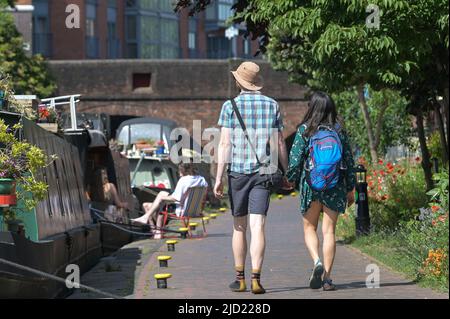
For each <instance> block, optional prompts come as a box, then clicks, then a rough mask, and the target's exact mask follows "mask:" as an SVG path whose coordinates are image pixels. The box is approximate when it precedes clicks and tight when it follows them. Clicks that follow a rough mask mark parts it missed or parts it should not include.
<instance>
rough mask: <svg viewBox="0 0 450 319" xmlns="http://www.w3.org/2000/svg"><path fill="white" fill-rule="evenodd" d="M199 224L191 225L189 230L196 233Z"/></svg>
mask: <svg viewBox="0 0 450 319" xmlns="http://www.w3.org/2000/svg"><path fill="white" fill-rule="evenodd" d="M197 226H198V223H189V228H190V229H191V230H192V231H195V230H196V229H197Z"/></svg>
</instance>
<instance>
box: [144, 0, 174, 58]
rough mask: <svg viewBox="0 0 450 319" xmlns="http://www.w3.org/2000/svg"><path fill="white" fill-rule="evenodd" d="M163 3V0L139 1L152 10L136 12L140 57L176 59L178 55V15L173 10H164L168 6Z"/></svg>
mask: <svg viewBox="0 0 450 319" xmlns="http://www.w3.org/2000/svg"><path fill="white" fill-rule="evenodd" d="M164 3H165V1H154V0H145V2H142V3H141V5H142V6H145V8H146V9H148V8H150V9H152V10H144V11H142V12H140V13H138V14H139V18H138V19H139V21H140V23H138V25H139V34H138V39H137V43H139V44H138V46H139V49H140V54H139V57H140V58H146V59H159V58H163V59H176V58H178V57H179V55H180V54H179V51H180V49H179V48H180V46H179V21H178V16H177V15H175V14H174V13H173V11H172V12H170V13H166V12H164V11H166V10H167V8H169V6H167V5H165V4H164ZM154 8H157V9H154ZM170 8H172V5H171V6H170ZM141 9H142V7H141Z"/></svg>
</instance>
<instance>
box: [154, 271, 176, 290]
mask: <svg viewBox="0 0 450 319" xmlns="http://www.w3.org/2000/svg"><path fill="white" fill-rule="evenodd" d="M169 278H172V275H171V274H156V275H155V279H156V283H157V287H158V289H166V288H167V279H169Z"/></svg>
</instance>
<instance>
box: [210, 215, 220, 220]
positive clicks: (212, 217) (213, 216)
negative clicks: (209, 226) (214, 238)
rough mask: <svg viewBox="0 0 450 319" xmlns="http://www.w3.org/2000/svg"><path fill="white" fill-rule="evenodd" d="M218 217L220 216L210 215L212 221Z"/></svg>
mask: <svg viewBox="0 0 450 319" xmlns="http://www.w3.org/2000/svg"><path fill="white" fill-rule="evenodd" d="M217 216H219V215H218V214H210V215H209V217H210V218H211V219H216V218H217Z"/></svg>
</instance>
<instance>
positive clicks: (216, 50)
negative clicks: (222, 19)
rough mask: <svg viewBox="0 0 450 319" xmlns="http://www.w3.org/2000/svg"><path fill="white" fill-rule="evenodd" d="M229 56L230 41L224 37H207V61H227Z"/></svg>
mask: <svg viewBox="0 0 450 319" xmlns="http://www.w3.org/2000/svg"><path fill="white" fill-rule="evenodd" d="M230 56H231V45H230V40H228V39H227V38H225V37H208V59H227V58H229V57H230Z"/></svg>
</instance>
